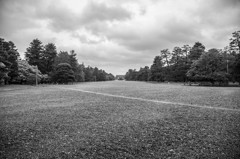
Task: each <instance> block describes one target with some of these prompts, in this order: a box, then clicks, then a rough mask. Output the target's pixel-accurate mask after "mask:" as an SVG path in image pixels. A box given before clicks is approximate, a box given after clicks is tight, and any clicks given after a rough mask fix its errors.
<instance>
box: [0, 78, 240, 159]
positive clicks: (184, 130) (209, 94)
mask: <svg viewBox="0 0 240 159" xmlns="http://www.w3.org/2000/svg"><path fill="white" fill-rule="evenodd" d="M87 91H88V92H87ZM94 92H97V93H102V94H96V93H94ZM124 97H126V98H124ZM239 97H240V88H239V87H199V86H184V85H182V84H153V83H144V82H126V81H112V82H94V83H80V84H74V85H42V86H38V87H34V86H4V87H0V158H24V159H25V158H52V159H53V158H64V159H66V158H94V159H95V158H240V98H239ZM131 98H132V99H131ZM156 101H159V102H156ZM164 102H168V103H164ZM176 103H179V104H176ZM184 104H185V105H184ZM191 105H193V106H191ZM195 106H199V107H195ZM219 108H221V109H219ZM222 108H227V109H222Z"/></svg>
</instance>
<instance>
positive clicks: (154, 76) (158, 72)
mask: <svg viewBox="0 0 240 159" xmlns="http://www.w3.org/2000/svg"><path fill="white" fill-rule="evenodd" d="M164 78H165V77H164V72H163V62H162V57H160V56H156V57H155V58H154V60H153V64H152V66H151V80H152V81H158V82H160V81H161V82H162V81H164V80H165V79H164Z"/></svg>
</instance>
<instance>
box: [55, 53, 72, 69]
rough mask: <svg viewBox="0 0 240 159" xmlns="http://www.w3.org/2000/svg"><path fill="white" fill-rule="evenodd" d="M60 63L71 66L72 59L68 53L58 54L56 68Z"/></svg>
mask: <svg viewBox="0 0 240 159" xmlns="http://www.w3.org/2000/svg"><path fill="white" fill-rule="evenodd" d="M60 63H68V64H70V58H69V54H68V52H67V51H60V53H58V54H57V56H56V58H55V60H54V67H57V65H58V64H60Z"/></svg>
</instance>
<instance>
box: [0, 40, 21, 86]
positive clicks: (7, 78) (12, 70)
mask: <svg viewBox="0 0 240 159" xmlns="http://www.w3.org/2000/svg"><path fill="white" fill-rule="evenodd" d="M18 59H19V53H18V52H17V49H16V46H15V44H14V43H13V42H12V41H9V42H7V41H5V40H4V39H2V38H0V84H1V83H5V84H7V83H11V82H14V81H15V79H16V78H17V76H18V63H17V60H18Z"/></svg>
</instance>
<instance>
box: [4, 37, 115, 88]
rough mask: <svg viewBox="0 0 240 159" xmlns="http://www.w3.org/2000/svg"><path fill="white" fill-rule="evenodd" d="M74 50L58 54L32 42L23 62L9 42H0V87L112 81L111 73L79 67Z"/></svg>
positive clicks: (95, 68)
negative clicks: (12, 84)
mask: <svg viewBox="0 0 240 159" xmlns="http://www.w3.org/2000/svg"><path fill="white" fill-rule="evenodd" d="M76 55H77V54H76V53H75V51H74V50H71V51H70V52H67V51H60V52H59V53H57V49H56V46H55V44H54V43H48V44H46V45H43V44H42V42H41V41H40V40H38V39H34V40H33V41H32V42H31V43H30V45H29V47H28V48H27V49H26V52H25V60H22V59H21V58H20V55H19V52H18V51H17V49H16V46H15V44H14V43H13V42H12V41H5V40H4V39H3V38H0V84H11V83H15V84H16V83H18V84H34V83H35V82H36V79H37V82H38V83H68V82H89V81H107V80H114V79H115V78H114V76H113V75H112V74H111V73H107V72H105V71H104V70H102V69H99V68H97V67H91V66H87V67H86V66H85V65H84V64H83V63H82V64H79V63H78V60H77V57H76Z"/></svg>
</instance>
